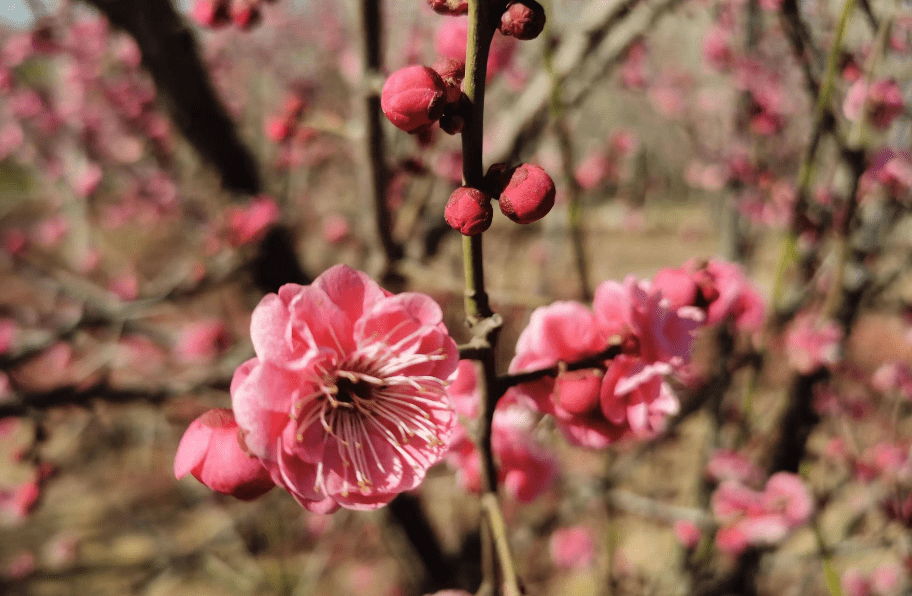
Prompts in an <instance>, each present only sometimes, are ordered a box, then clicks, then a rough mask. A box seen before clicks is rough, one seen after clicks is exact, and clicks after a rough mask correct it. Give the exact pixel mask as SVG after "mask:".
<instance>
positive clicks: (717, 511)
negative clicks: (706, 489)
mask: <svg viewBox="0 0 912 596" xmlns="http://www.w3.org/2000/svg"><path fill="white" fill-rule="evenodd" d="M813 509H814V503H813V500H812V499H811V495H810V493H809V492H808V489H807V488H806V487H805V485H804V482H802V480H801V478H800V477H799V476H797V475H795V474H790V473H788V472H777V473H776V474H773V475H772V476H771V477H770V478H769V480H768V481H767V483H766V487H765V488H764V489H763V491H755V490H751V489H750V488H747V487H746V486H744V485H743V484H741V483H739V482H736V481H732V480H729V481H725V482H723V483H722V484H720V485H719V487H718V488H717V489H716V491H715V492H714V493H713V496H712V510H713V515H715V517H716V519H717V520H718V522H719V524H720V525H721V528H720V529H719V532H718V533H717V534H716V544H717V545H718V547H719V548H720V549H722V550H723V551H725V552H727V553H730V554H738V553H740V552H741V551H743V550H744V549H746V548H748V547H749V546H770V545H773V544H777V543H779V542H781V541H782V540H783V539H785V537H786V536H787V535H788V533H789V532H790V531H791V530H793V529H795V528H797V527H798V526H801V525H802V524H804V523H805V522H806V521H807V520H808V518H809V517H810V515H811V512H812V511H813Z"/></svg>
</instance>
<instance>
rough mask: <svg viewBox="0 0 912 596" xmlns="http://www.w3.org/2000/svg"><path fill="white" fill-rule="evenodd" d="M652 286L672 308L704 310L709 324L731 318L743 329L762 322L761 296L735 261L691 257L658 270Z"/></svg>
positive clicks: (736, 326)
mask: <svg viewBox="0 0 912 596" xmlns="http://www.w3.org/2000/svg"><path fill="white" fill-rule="evenodd" d="M653 286H654V287H655V288H657V289H659V290H661V291H662V294H663V295H664V296H665V298H667V299H668V302H669V304H670V306H671V307H672V308H674V309H679V308H683V307H686V306H695V307H697V308H700V309H701V310H703V311H705V313H706V324H708V325H718V324H720V323H725V322H728V321H730V322H731V323H732V324H733V325H734V327H735V328H736V329H738V330H739V331H746V332H754V331H758V330H759V329H760V328H761V327H762V326H763V321H764V317H765V316H766V307H765V306H764V301H763V298H762V297H761V296H760V293H759V292H758V291H757V289H756V288H755V287H754V286H753V285H752V284H751V283H750V281H748V279H747V278H746V277H745V276H744V273H743V272H742V271H741V268H740V267H739V266H738V265H736V264H734V263H729V262H726V261H722V260H720V259H710V260H709V261H705V262H704V261H698V260H697V259H691V260H689V261H687V262H686V263H684V265H682V266H681V267H679V268H677V269H671V268H666V269H661V270H659V272H658V273H657V274H656V276H655V278H654V279H653Z"/></svg>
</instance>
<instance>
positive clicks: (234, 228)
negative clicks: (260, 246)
mask: <svg viewBox="0 0 912 596" xmlns="http://www.w3.org/2000/svg"><path fill="white" fill-rule="evenodd" d="M279 215H280V213H279V205H278V204H277V203H276V201H275V199H273V198H272V197H270V196H267V195H260V196H258V197H256V198H255V199H253V201H252V202H251V203H250V204H249V205H247V206H246V207H235V208H232V209H229V210H228V228H229V236H230V239H231V243H232V244H234V245H235V246H242V245H244V244H249V243H251V242H254V241H255V240H258V239H259V238H260V237H262V235H263V234H264V233H265V232H266V230H267V229H268V228H269V226H271V225H272V224H274V223H276V222H277V221H278V220H279Z"/></svg>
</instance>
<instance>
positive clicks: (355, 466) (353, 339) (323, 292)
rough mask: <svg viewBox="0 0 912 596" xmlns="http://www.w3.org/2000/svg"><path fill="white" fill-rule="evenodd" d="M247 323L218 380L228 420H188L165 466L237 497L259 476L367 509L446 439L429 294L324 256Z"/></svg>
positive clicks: (324, 504) (443, 364)
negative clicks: (225, 388)
mask: <svg viewBox="0 0 912 596" xmlns="http://www.w3.org/2000/svg"><path fill="white" fill-rule="evenodd" d="M250 329H251V337H252V340H253V346H254V350H255V352H256V357H255V358H252V359H251V360H248V361H247V362H245V363H244V364H242V365H241V366H240V367H239V368H238V369H237V371H236V372H235V375H234V379H233V380H232V382H231V397H232V409H233V414H234V418H235V421H236V424H237V427H238V428H237V430H236V432H234V429H233V424H234V423H235V421H231V420H230V419H229V415H228V414H227V413H218V414H206V415H204V416H203V418H206V416H209V418H208V419H207V420H202V419H201V420H200V421H199V424H194V425H191V428H189V429H188V430H187V434H186V435H185V437H184V439H183V440H182V441H181V445H180V447H179V449H178V452H177V455H176V456H175V473H176V474H177V475H178V476H181V475H183V474H186V473H193V474H194V475H195V476H196V477H197V478H198V479H199V480H201V481H202V482H203V483H204V484H207V485H208V486H210V488H213V489H214V490H217V491H219V492H225V493H228V494H235V495H237V496H241V497H250V496H256V493H257V492H258V491H259V490H262V488H263V487H264V486H265V481H264V479H265V478H268V479H269V481H270V482H271V483H275V484H278V485H279V486H281V487H282V488H284V489H285V490H287V491H288V492H289V493H291V495H292V496H293V497H294V498H295V499H297V500H298V502H300V503H301V504H302V505H303V506H304V507H305V508H306V509H308V510H310V511H314V512H318V513H328V512H332V511H335V510H336V509H338V508H339V507H340V506H342V507H347V508H350V509H360V510H370V509H376V508H378V507H381V506H383V505H385V504H386V503H388V502H389V501H390V500H392V499H393V497H395V496H396V495H397V494H399V493H401V492H403V491H406V490H411V489H413V488H415V487H416V486H418V484H419V483H420V482H421V480H422V479H423V478H424V475H425V472H426V471H427V469H428V468H429V467H430V466H432V465H433V464H435V463H437V462H438V461H439V460H440V459H441V458H442V457H443V455H444V454H445V453H446V451H447V450H448V448H449V445H450V440H451V435H452V432H453V427H454V425H455V422H456V414H455V411H454V410H453V406H452V405H451V403H450V400H449V398H448V397H447V394H446V386H447V379H448V378H449V377H450V375H451V374H452V373H453V371H454V370H455V369H456V365H457V362H458V353H457V350H456V343H455V342H454V341H453V339H452V338H451V337H450V336H449V335H448V333H447V330H446V327H445V326H444V324H443V322H442V313H441V311H440V307H439V306H438V305H437V304H436V303H435V302H434V301H433V300H431V298H430V297H428V296H425V295H424V294H416V293H403V294H399V295H393V294H390V293H389V292H387V291H385V290H383V289H382V288H380V287H379V286H378V285H377V284H376V283H375V282H374V281H372V280H371V279H370V278H368V277H367V276H366V275H365V274H364V273H361V272H359V271H355V270H353V269H350V268H348V267H346V266H344V265H337V266H335V267H333V268H332V269H329V270H328V271H326V272H324V273H323V274H322V275H320V276H319V277H318V278H317V279H316V280H315V281H314V282H313V284H311V285H309V286H300V285H296V284H287V285H285V286H283V287H282V288H281V289H280V290H279V293H278V294H269V295H267V296H266V297H264V298H263V300H262V301H261V302H260V304H259V306H257V308H256V309H255V310H254V312H253V317H252V321H251V325H250ZM212 419H216V420H215V421H216V422H217V424H210V423H211V422H213V420H212ZM214 428H218V429H223V430H220V431H218V433H216V431H213V430H211V429H214ZM235 437H236V439H235ZM232 441H234V442H235V443H238V444H237V445H234V447H237V449H235V448H234V447H232V448H230V449H229V448H228V446H229V445H231V444H232ZM244 462H247V463H246V465H244ZM261 481H262V482H263V483H262V484H261ZM251 483H252V484H253V486H254V487H255V488H256V489H257V490H253V491H252V493H251V491H250V490H249V488H250V486H251Z"/></svg>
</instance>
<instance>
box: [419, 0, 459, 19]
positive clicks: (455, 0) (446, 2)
mask: <svg viewBox="0 0 912 596" xmlns="http://www.w3.org/2000/svg"><path fill="white" fill-rule="evenodd" d="M428 6H430V7H431V9H432V10H433V11H434V12H436V13H437V14H447V15H451V16H459V15H461V14H466V13H468V12H469V0H428Z"/></svg>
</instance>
